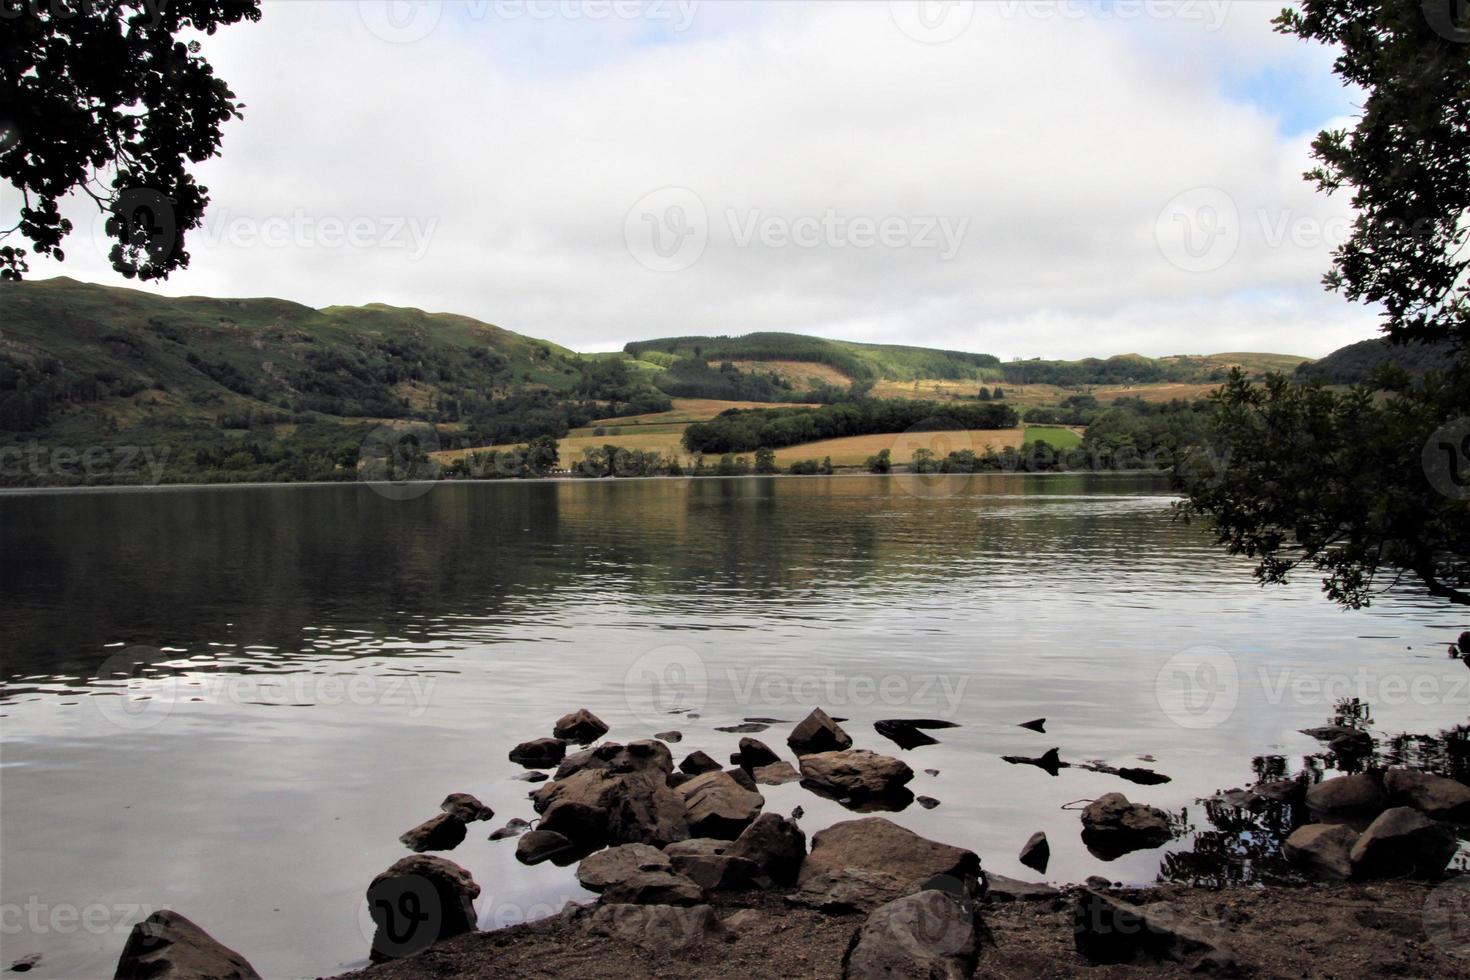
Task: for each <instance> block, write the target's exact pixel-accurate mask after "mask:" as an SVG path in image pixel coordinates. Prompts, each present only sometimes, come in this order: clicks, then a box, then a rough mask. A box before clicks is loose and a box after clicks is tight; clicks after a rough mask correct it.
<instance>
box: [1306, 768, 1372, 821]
mask: <svg viewBox="0 0 1470 980" xmlns="http://www.w3.org/2000/svg"><path fill="white" fill-rule="evenodd" d="M1387 808H1388V794H1387V793H1385V792H1384V791H1383V787H1382V786H1380V785H1379V783H1378V780H1377V778H1375V777H1374V776H1371V775H1369V774H1368V773H1357V774H1355V775H1352V776H1337V777H1336V778H1333V779H1324V780H1322V781H1321V782H1320V783H1318V784H1317V785H1316V786H1313V787H1312V788H1311V789H1309V790H1307V809H1309V810H1311V811H1312V813H1314V814H1317V815H1319V816H1322V817H1334V818H1348V819H1351V818H1361V819H1371V818H1373V817H1376V816H1378V815H1379V814H1380V813H1382V812H1383V811H1384V810H1386V809H1387Z"/></svg>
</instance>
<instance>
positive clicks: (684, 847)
mask: <svg viewBox="0 0 1470 980" xmlns="http://www.w3.org/2000/svg"><path fill="white" fill-rule="evenodd" d="M733 844H734V841H728V840H716V839H715V838H713V837H691V838H689V839H688V840H681V841H676V842H675V843H673V844H670V845H669V846H668V847H666V848H664V856H665V857H667V858H668V859H669V860H670V861H672V860H673V859H674V858H675V857H679V856H682V855H687V854H724V853H725V850H726V849H727V848H729V847H731V846H732V845H733Z"/></svg>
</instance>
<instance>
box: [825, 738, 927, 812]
mask: <svg viewBox="0 0 1470 980" xmlns="http://www.w3.org/2000/svg"><path fill="white" fill-rule="evenodd" d="M913 778H914V771H913V770H912V769H910V768H909V767H908V765H907V764H905V763H904V762H902V761H901V760H899V759H895V758H893V757H892V756H887V755H879V754H878V753H876V752H869V751H868V750H867V749H847V750H846V751H841V752H817V753H809V754H807V755H803V756H802V757H801V784H802V785H803V786H805V787H806V788H807V789H810V790H814V791H816V792H819V793H822V794H823V795H827V796H831V797H833V798H835V799H850V800H853V801H855V802H856V801H863V800H873V799H882V798H886V797H894V796H897V795H899V794H900V793H901V792H902V791H903V787H904V785H905V784H906V783H908V782H909V780H911V779H913Z"/></svg>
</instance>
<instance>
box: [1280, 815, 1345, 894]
mask: <svg viewBox="0 0 1470 980" xmlns="http://www.w3.org/2000/svg"><path fill="white" fill-rule="evenodd" d="M1357 840H1358V833H1357V831H1355V830H1353V829H1352V828H1351V827H1348V826H1345V825H1343V824H1338V823H1309V824H1307V825H1306V826H1305V827H1298V828H1297V829H1296V830H1294V831H1292V833H1291V836H1290V837H1288V838H1286V840H1284V841H1282V842H1281V856H1282V857H1284V858H1286V860H1288V861H1290V862H1291V863H1292V864H1295V865H1297V866H1298V867H1301V868H1303V869H1304V870H1306V871H1308V872H1309V873H1311V874H1312V875H1313V876H1314V877H1317V878H1326V879H1328V880H1332V881H1346V880H1348V879H1349V878H1351V877H1352V875H1353V862H1352V859H1351V857H1350V854H1351V852H1352V849H1353V845H1354V844H1355V843H1357Z"/></svg>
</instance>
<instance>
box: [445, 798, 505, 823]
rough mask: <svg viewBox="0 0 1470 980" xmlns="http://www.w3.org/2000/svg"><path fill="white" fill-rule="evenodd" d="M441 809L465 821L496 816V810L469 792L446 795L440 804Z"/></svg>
mask: <svg viewBox="0 0 1470 980" xmlns="http://www.w3.org/2000/svg"><path fill="white" fill-rule="evenodd" d="M439 809H441V810H443V811H444V812H445V813H452V814H454V815H455V816H456V817H458V818H459V819H461V820H463V821H464V822H465V823H474V822H475V821H476V820H489V819H490V818H491V817H493V816H495V811H494V810H492V809H490V808H489V807H488V806H486V805H485V804H483V803H481V802H480V801H479V800H477V799H475V798H474V797H473V796H471V795H470V794H468V793H450V794H449V795H448V796H446V797H444V802H443V803H440V804H439Z"/></svg>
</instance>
